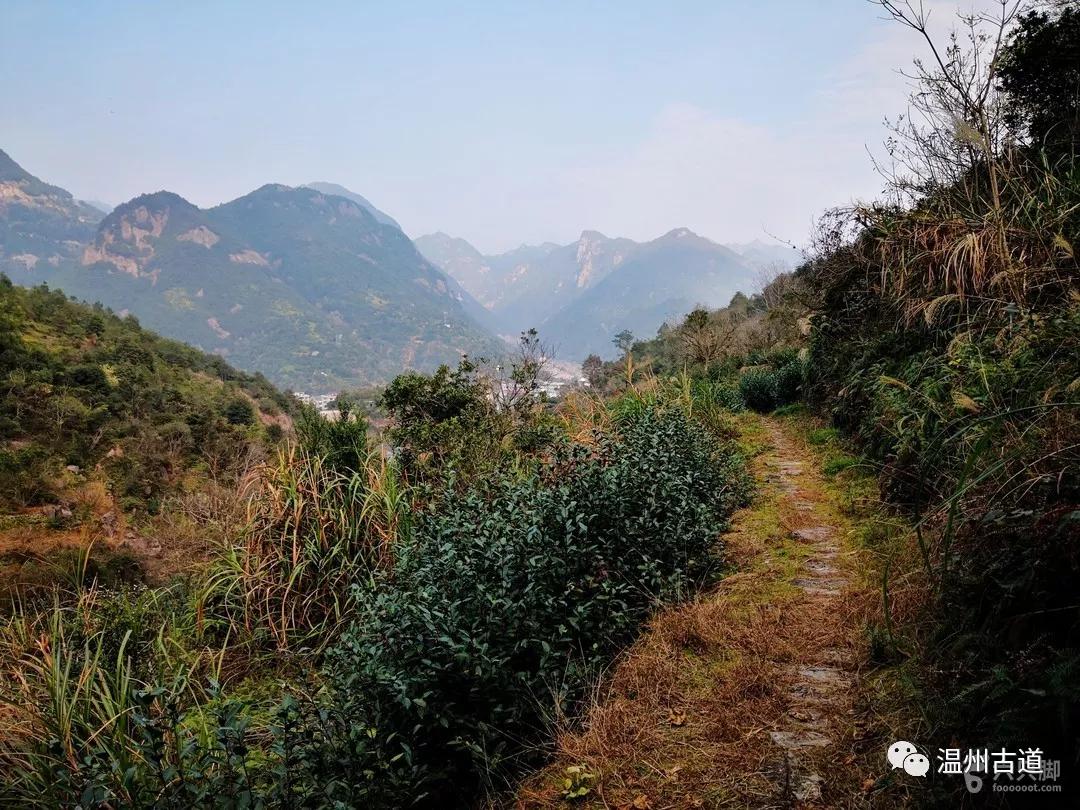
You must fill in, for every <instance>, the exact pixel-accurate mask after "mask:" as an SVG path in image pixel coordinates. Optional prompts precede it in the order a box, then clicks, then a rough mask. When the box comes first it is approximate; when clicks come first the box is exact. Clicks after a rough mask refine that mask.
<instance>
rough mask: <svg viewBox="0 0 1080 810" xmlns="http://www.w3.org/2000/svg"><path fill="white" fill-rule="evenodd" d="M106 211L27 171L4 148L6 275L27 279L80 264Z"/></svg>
mask: <svg viewBox="0 0 1080 810" xmlns="http://www.w3.org/2000/svg"><path fill="white" fill-rule="evenodd" d="M101 217H102V213H101V212H100V211H98V210H97V209H96V208H93V207H92V206H89V205H86V204H85V203H81V202H79V201H78V200H76V199H75V198H74V197H72V196H71V194H70V193H69V192H67V191H65V190H64V189H62V188H59V187H58V186H51V185H49V184H48V183H44V182H42V181H41V180H39V179H38V178H36V177H34V176H33V175H32V174H30V173H29V172H27V171H25V170H24V169H23V168H22V167H21V166H19V164H17V163H16V162H15V161H14V160H12V159H11V158H10V157H9V156H8V155H7V153H5V152H3V151H2V150H0V272H5V273H7V274H8V275H9V276H11V277H12V278H14V279H16V280H21V281H33V280H36V281H38V282H40V281H44V280H46V274H47V273H49V272H50V271H51V270H55V269H56V268H57V267H59V266H60V265H62V264H67V263H70V262H72V261H75V260H77V258H78V255H79V253H80V252H81V250H82V247H83V245H84V244H85V243H86V241H87V240H89V239H90V237H91V236H92V235H93V233H94V227H95V226H96V225H97V223H98V221H99V220H100V219H101Z"/></svg>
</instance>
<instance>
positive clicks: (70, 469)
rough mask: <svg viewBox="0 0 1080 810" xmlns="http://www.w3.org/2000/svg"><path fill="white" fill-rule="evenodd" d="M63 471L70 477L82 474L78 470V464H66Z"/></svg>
mask: <svg viewBox="0 0 1080 810" xmlns="http://www.w3.org/2000/svg"><path fill="white" fill-rule="evenodd" d="M64 469H65V470H67V471H68V472H69V473H71V474H72V475H78V474H79V473H81V472H82V470H81V469H80V468H79V465H78V464H68V465H67V466H66V467H64Z"/></svg>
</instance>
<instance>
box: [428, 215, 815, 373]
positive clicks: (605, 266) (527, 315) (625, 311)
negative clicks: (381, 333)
mask: <svg viewBox="0 0 1080 810" xmlns="http://www.w3.org/2000/svg"><path fill="white" fill-rule="evenodd" d="M415 244H416V246H417V248H418V249H419V250H420V252H421V253H423V254H424V255H425V256H427V258H428V259H429V260H431V261H432V262H433V263H434V264H436V265H438V266H439V267H441V268H442V269H443V270H445V271H446V272H447V273H448V274H449V275H450V276H452V277H454V278H455V279H457V280H458V281H459V282H460V283H461V285H462V286H463V287H464V288H465V289H466V290H468V291H469V292H471V293H472V294H473V296H474V297H475V298H476V299H477V300H478V301H480V302H481V303H482V304H484V306H486V307H488V309H490V310H491V312H492V314H493V315H494V316H495V317H496V318H497V319H498V322H499V323H500V325H501V327H502V329H503V331H504V332H506V333H513V332H515V331H520V330H521V329H527V328H530V327H536V328H538V329H539V331H540V333H541V336H542V337H543V338H545V339H546V340H548V341H550V342H552V343H553V344H555V345H556V347H557V350H558V352H559V357H560V359H566V360H574V361H580V360H581V359H583V358H584V357H585V356H586V355H587V354H590V353H595V354H600V355H602V356H611V355H612V354H613V353H614V351H615V349H614V347H613V346H612V343H611V340H612V336H613V335H614V334H616V333H617V332H620V331H622V330H624V329H629V330H630V331H631V332H633V333H634V334H635V335H637V336H639V337H651V336H652V335H653V334H655V332H656V330H657V329H658V328H659V327H660V326H661V325H662V324H663V323H664V322H665V321H671V320H674V319H676V318H678V317H681V316H682V315H684V314H685V313H686V312H688V311H689V310H690V309H692V308H693V307H694V306H695V305H697V304H703V305H706V306H711V307H717V306H723V305H726V304H727V303H728V301H730V299H731V296H732V295H734V294H735V292H737V291H739V290H747V289H748V288H749V287H751V286H752V285H753V284H754V282H755V275H756V274H757V273H758V272H759V268H760V266H761V265H763V264H765V263H766V262H765V259H766V258H771V259H777V260H779V258H780V256H781V254H779V253H777V254H775V255H771V256H770V255H769V248H772V247H773V246H770V245H764V244H763V243H752V245H753V246H754V247H755V248H756V249H757V252H755V253H754V254H753V255H749V256H743V255H740V253H739V252H738V251H735V250H732V249H731V248H729V247H726V246H724V245H720V244H717V243H715V242H712V241H710V240H708V239H705V238H704V237H701V236H698V235H697V234H695V233H693V232H692V231H689V230H688V229H686V228H676V229H674V230H672V231H669V232H668V233H666V234H664V235H663V236H661V237H659V238H657V239H654V240H652V241H650V242H644V243H639V242H634V241H633V240H630V239H622V238H609V237H607V236H605V235H604V234H601V233H599V232H597V231H584V232H583V233H582V234H581V236H580V237H579V238H578V240H577V241H576V242H573V243H571V244H569V245H555V244H551V243H545V244H543V245H538V246H529V245H523V246H521V247H520V248H517V249H515V250H512V251H509V252H507V253H504V254H500V255H495V256H485V255H483V254H481V253H480V252H479V251H478V250H476V248H474V247H473V246H472V245H470V244H469V243H468V242H466V241H465V240H464V239H459V238H455V237H451V236H449V235H447V234H445V233H435V234H431V235H428V236H422V237H419V238H418V239H416V240H415ZM783 250H788V249H787V248H783ZM791 252H792V253H794V251H791Z"/></svg>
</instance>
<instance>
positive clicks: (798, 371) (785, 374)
mask: <svg viewBox="0 0 1080 810" xmlns="http://www.w3.org/2000/svg"><path fill="white" fill-rule="evenodd" d="M773 380H774V382H773V384H774V390H773V397H774V406H773V407H779V406H781V405H789V404H791V403H792V402H795V401H796V400H798V399H799V395H800V393H801V391H802V382H803V364H802V362H801V361H799V360H798V358H794V357H793V358H792V359H790V360H788V361H787V362H785V363H784V364H783V365H781V366H779V367H777V369H776V371H775V372H774V376H773Z"/></svg>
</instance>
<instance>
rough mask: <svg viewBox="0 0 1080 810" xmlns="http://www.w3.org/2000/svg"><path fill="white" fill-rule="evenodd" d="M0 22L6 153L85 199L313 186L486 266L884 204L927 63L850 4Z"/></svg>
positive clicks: (159, 13)
mask: <svg viewBox="0 0 1080 810" xmlns="http://www.w3.org/2000/svg"><path fill="white" fill-rule="evenodd" d="M935 5H938V6H941V8H940V9H939V11H938V12H935V13H937V14H938V17H939V18H940V21H941V22H942V23H943V22H945V20H946V18H947V16H948V15H949V14H950V13H951V12H952V10H955V8H956V5H955V3H944V2H939V3H935ZM0 30H2V31H3V32H4V33H5V36H4V37H3V40H4V42H3V48H0V82H2V86H3V87H4V103H3V105H2V106H0V148H3V149H5V150H6V151H8V152H9V154H10V155H11V156H12V157H13V158H14V159H15V160H16V161H18V162H19V163H20V164H22V165H23V167H24V168H26V169H27V170H28V171H30V172H32V173H34V174H36V175H38V176H39V177H41V178H42V179H44V180H47V181H50V182H53V183H56V184H58V185H61V186H64V187H65V188H67V189H69V190H70V191H71V192H72V193H74V194H75V195H76V196H78V197H83V198H97V199H101V200H105V201H107V202H110V203H118V202H122V201H124V200H126V199H129V198H131V197H133V196H135V195H136V194H139V193H143V192H148V191H156V190H159V189H168V190H171V191H175V192H177V193H179V194H181V195H183V196H184V197H187V198H188V199H190V200H191V201H192V202H194V203H196V204H198V205H200V206H208V205H213V204H216V203H219V202H223V201H226V200H229V199H232V198H234V197H237V196H240V195H242V194H244V193H246V192H248V191H250V190H252V189H254V188H256V187H258V186H260V185H262V184H264V183H268V182H281V183H287V184H291V185H297V184H301V183H305V182H309V181H313V180H327V181H331V182H336V183H341V184H342V185H345V186H348V187H349V188H351V189H353V190H354V191H357V192H359V193H361V194H363V195H365V196H366V197H368V198H369V199H370V200H371V201H372V202H373V203H375V205H377V206H379V207H380V208H382V209H383V210H385V211H386V212H387V213H389V214H391V215H392V216H393V217H395V218H396V219H397V220H398V221H399V222H401V224H402V226H403V227H404V228H405V230H406V232H407V233H409V234H410V235H412V236H418V235H420V234H423V233H427V232H430V231H434V230H443V231H446V232H448V233H451V234H454V235H457V236H462V237H465V238H466V239H469V240H470V241H472V242H473V243H474V244H476V245H477V246H478V247H479V248H481V249H482V250H486V251H494V250H502V249H506V248H510V247H514V246H516V245H518V244H520V243H522V242H540V241H545V240H552V241H558V242H568V241H571V240H573V239H575V238H576V237H577V235H578V234H579V233H580V232H581V231H582V230H583V229H596V230H600V231H603V232H604V233H607V234H608V235H609V236H615V235H618V236H629V237H632V238H635V239H648V238H653V237H655V236H657V235H659V234H661V233H664V232H666V231H668V230H670V229H671V228H674V227H677V226H686V227H689V228H691V229H693V230H694V231H697V232H698V233H701V234H703V235H705V236H708V237H710V238H713V239H716V240H718V241H724V242H731V241H744V240H750V239H754V238H767V237H766V234H770V233H771V234H775V235H777V236H780V237H782V238H784V239H788V240H792V241H795V242H797V243H801V242H803V241H804V240H805V238H806V236H807V234H808V233H809V230H810V226H811V223H812V221H813V219H814V217H815V216H816V215H817V214H818V213H819V212H820V211H821V210H822V209H824V208H826V207H828V206H832V205H836V204H842V203H845V202H849V201H850V200H851V199H852V198H853V197H860V196H862V197H865V196H873V195H874V194H876V192H877V191H878V189H879V187H880V185H881V182H880V180H879V179H878V178H877V177H876V176H875V175H874V173H873V171H872V169H871V166H870V161H869V158H868V156H867V153H866V148H867V147H868V146H869V147H872V148H875V149H876V148H877V147H878V144H880V142H881V140H882V137H883V130H882V118H883V117H884V116H885V115H887V114H888V115H892V114H894V113H896V112H899V111H900V110H901V109H902V105H903V99H904V97H905V95H906V91H905V88H904V80H903V79H902V77H900V76H899V75H898V74H897V73H896V69H897V68H899V67H906V66H907V65H908V64H909V63H910V61H911V58H912V57H913V56H914V55H915V54H916V53H917V52H918V49H919V43H918V41H917V40H916V39H915V38H914V35H912V34H911V32H908V31H905V30H903V29H901V28H899V27H897V26H896V25H895V24H889V23H885V22H884V21H883V20H882V19H881V11H880V9H877V8H875V7H874V6H872V5H870V4H869V3H868V2H866V0H756V1H755V2H749V1H748V0H742V1H740V2H735V0H711V2H710V1H709V0H704V1H703V2H676V1H674V0H673V2H664V3H661V2H656V0H650V1H649V2H636V1H633V0H619V1H618V2H605V3H599V2H580V0H579V2H576V3H571V2H565V3H564V2H551V0H545V2H526V1H525V0H520V1H519V2H513V0H502V1H501V2H485V3H475V2H452V3H451V2H444V3H421V2H402V3H393V2H390V3H387V2H378V3H374V2H373V3H368V2H304V3H297V2H290V3H284V2H282V3H276V2H269V1H268V0H259V2H228V3H220V2H194V1H193V0H185V2H183V3H168V4H166V3H153V2H150V3H148V2H102V1H100V0H99V1H97V2H62V3H60V2H57V3H52V2H45V1H43V0H25V1H24V0H4V2H3V3H2V4H0Z"/></svg>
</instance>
